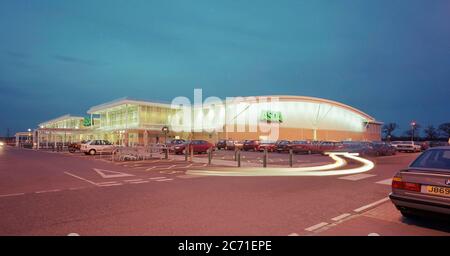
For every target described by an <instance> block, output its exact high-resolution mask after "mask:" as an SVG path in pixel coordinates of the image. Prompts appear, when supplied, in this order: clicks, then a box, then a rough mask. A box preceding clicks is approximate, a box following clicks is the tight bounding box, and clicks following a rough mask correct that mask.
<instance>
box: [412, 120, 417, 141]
mask: <svg viewBox="0 0 450 256" xmlns="http://www.w3.org/2000/svg"><path fill="white" fill-rule="evenodd" d="M416 126H417V123H416V122H415V121H412V122H411V131H412V132H411V141H414V130H415V129H416Z"/></svg>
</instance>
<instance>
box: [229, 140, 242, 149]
mask: <svg viewBox="0 0 450 256" xmlns="http://www.w3.org/2000/svg"><path fill="white" fill-rule="evenodd" d="M242 146H243V143H242V142H240V141H237V140H227V141H226V142H225V149H226V150H237V149H242Z"/></svg>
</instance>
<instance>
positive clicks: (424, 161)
mask: <svg viewBox="0 0 450 256" xmlns="http://www.w3.org/2000/svg"><path fill="white" fill-rule="evenodd" d="M411 167H417V168H435V169H443V170H447V171H449V172H450V149H432V150H428V151H425V152H424V153H423V154H422V155H420V156H419V158H417V159H416V160H415V161H414V162H413V163H412V164H411Z"/></svg>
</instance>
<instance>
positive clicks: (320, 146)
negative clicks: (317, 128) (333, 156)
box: [313, 141, 344, 154]
mask: <svg viewBox="0 0 450 256" xmlns="http://www.w3.org/2000/svg"><path fill="white" fill-rule="evenodd" d="M342 148H344V145H343V144H342V142H338V141H321V142H319V143H317V144H315V147H314V150H313V152H315V153H320V154H323V153H326V152H332V151H339V150H341V149H342Z"/></svg>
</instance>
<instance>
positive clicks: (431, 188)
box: [421, 186, 450, 197]
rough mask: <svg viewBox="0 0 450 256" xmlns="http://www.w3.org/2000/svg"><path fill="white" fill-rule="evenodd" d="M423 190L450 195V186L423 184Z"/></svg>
mask: <svg viewBox="0 0 450 256" xmlns="http://www.w3.org/2000/svg"><path fill="white" fill-rule="evenodd" d="M421 192H422V193H425V194H432V195H437V196H445V197H450V188H444V187H437V186H422V188H421Z"/></svg>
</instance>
